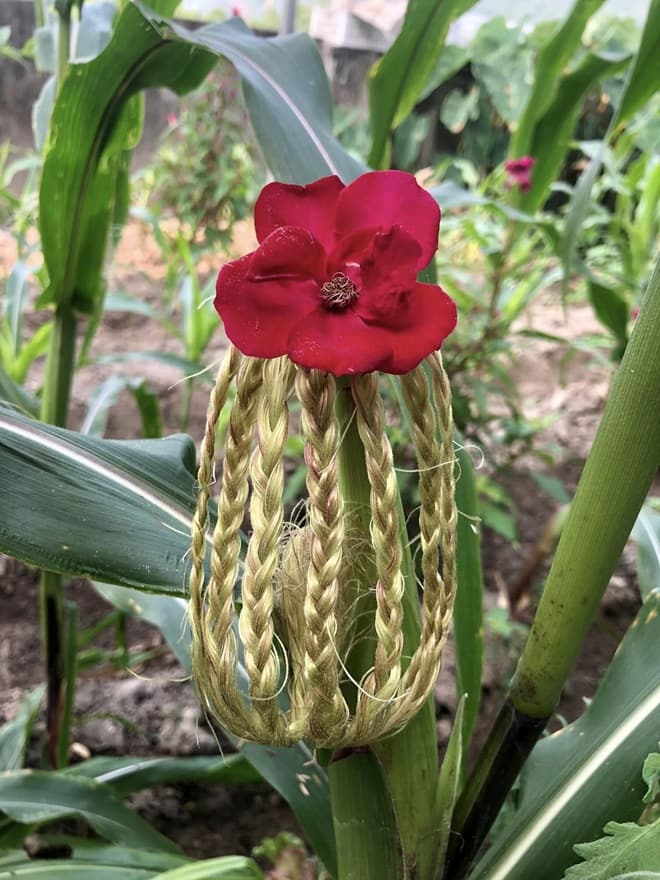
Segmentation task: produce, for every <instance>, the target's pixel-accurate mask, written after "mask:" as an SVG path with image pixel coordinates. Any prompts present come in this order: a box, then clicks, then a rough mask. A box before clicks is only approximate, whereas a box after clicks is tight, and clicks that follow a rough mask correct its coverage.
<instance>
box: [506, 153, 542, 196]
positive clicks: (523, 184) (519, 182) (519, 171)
mask: <svg viewBox="0 0 660 880" xmlns="http://www.w3.org/2000/svg"><path fill="white" fill-rule="evenodd" d="M535 165H536V159H534V158H533V156H521V157H520V159H508V160H507V161H506V162H505V163H504V170H505V171H506V173H507V178H508V179H507V181H506V183H505V184H504V185H505V187H506V188H507V189H511V188H512V187H514V186H519V187H520V189H521V191H522V192H527V191H528V190H529V188H530V187H531V185H532V168H533V167H534V166H535Z"/></svg>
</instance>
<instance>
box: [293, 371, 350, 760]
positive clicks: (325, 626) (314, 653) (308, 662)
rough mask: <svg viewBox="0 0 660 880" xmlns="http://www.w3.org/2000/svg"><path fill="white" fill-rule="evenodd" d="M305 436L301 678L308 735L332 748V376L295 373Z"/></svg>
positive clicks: (335, 566)
mask: <svg viewBox="0 0 660 880" xmlns="http://www.w3.org/2000/svg"><path fill="white" fill-rule="evenodd" d="M296 392H297V396H298V399H299V400H300V403H301V404H302V430H303V434H304V436H305V438H306V444H305V464H306V465H307V492H308V494H309V500H310V505H309V524H310V531H311V548H310V560H309V568H308V569H307V589H306V591H305V603H304V620H305V672H304V674H305V678H306V680H307V682H308V683H309V695H310V702H309V735H310V736H311V738H312V739H313V740H314V742H316V743H318V744H323V745H324V744H326V743H327V744H332V743H334V742H336V740H337V734H338V732H339V731H345V729H346V727H347V725H348V720H349V711H348V706H347V705H346V701H345V700H344V697H343V696H342V693H341V691H340V689H339V664H338V662H337V633H338V621H337V608H338V600H339V591H340V583H339V576H340V573H341V571H342V559H343V556H342V554H343V550H344V538H345V535H344V505H343V499H342V496H341V493H340V491H339V473H338V471H339V468H338V453H339V440H340V432H339V422H338V420H337V416H336V415H335V396H336V384H335V380H334V377H332V376H331V375H329V374H328V373H323V372H321V371H319V370H310V371H309V372H306V371H303V370H298V374H297V377H296Z"/></svg>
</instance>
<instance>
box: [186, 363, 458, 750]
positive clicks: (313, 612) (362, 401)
mask: <svg viewBox="0 0 660 880" xmlns="http://www.w3.org/2000/svg"><path fill="white" fill-rule="evenodd" d="M426 364H427V366H428V368H429V371H430V375H431V382H430V383H429V381H428V380H427V376H426V372H425V370H424V368H423V367H422V366H420V367H417V368H416V369H415V370H413V371H412V372H411V373H409V374H407V375H406V376H403V377H402V378H401V384H402V388H403V397H404V401H405V405H406V408H407V409H408V411H409V413H410V418H411V424H412V431H413V440H414V443H415V447H416V450H417V461H418V466H419V472H420V478H419V479H420V499H421V512H420V539H421V549H422V573H423V586H424V597H423V604H422V609H423V629H422V634H421V636H420V643H419V646H418V647H417V648H416V650H415V652H414V654H413V657H412V659H411V660H410V663H409V665H408V667H407V668H406V669H405V671H402V653H403V634H402V623H403V604H402V603H403V594H404V579H403V575H402V572H401V564H402V548H401V545H400V535H399V502H398V492H397V484H396V474H395V471H394V465H393V460H392V450H391V447H390V444H389V441H388V439H387V436H386V433H385V412H384V406H383V401H382V398H381V397H380V395H379V393H378V377H377V375H376V374H367V375H363V376H358V377H355V378H354V379H353V380H352V383H351V387H352V393H353V397H354V401H355V404H356V411H357V412H356V417H357V425H358V430H359V433H360V437H361V439H362V444H363V446H364V449H365V461H366V466H367V471H368V476H369V481H370V484H371V487H372V489H371V496H370V512H371V536H370V547H369V549H368V552H369V553H370V554H371V555H372V557H373V559H374V563H375V571H376V583H375V584H371V585H369V584H366V585H365V584H363V585H362V589H373V590H374V592H375V606H376V607H375V615H374V629H375V636H376V642H377V645H376V649H375V651H374V664H373V668H372V669H371V670H369V671H368V672H367V674H366V675H365V676H364V678H363V681H362V682H360V683H359V688H358V695H357V702H356V707H355V710H354V713H353V715H352V716H351V714H350V711H349V708H348V706H347V704H346V701H345V699H344V697H343V695H342V692H341V689H340V684H341V677H342V673H341V667H342V662H341V659H340V657H341V656H345V655H346V653H347V652H348V650H349V646H350V641H351V639H352V633H353V627H354V624H355V621H354V620H352V615H351V614H350V609H347V608H346V604H347V597H348V595H349V593H350V591H349V590H348V580H349V579H350V578H351V576H352V575H351V571H352V561H351V555H352V553H351V537H350V536H347V534H346V527H345V516H344V502H343V499H342V495H341V492H340V489H339V473H338V469H339V465H338V451H339V444H340V442H341V438H340V429H339V424H338V421H337V417H336V414H335V397H336V382H335V379H334V377H332V376H331V375H329V374H325V373H322V372H320V371H316V370H311V371H306V370H302V369H298V368H296V367H294V365H293V364H292V363H291V362H290V361H289V360H288V359H287V358H279V359H276V360H269V361H262V360H257V359H254V358H244V359H241V356H240V355H238V353H237V352H236V350H235V349H233V348H231V349H230V351H229V352H228V355H227V357H226V359H225V361H224V362H223V364H222V366H221V368H220V371H219V373H218V378H217V381H216V386H215V389H214V391H213V393H212V395H211V400H210V403H209V410H208V418H207V426H206V433H205V436H204V441H203V443H202V448H201V455H200V469H199V494H198V499H197V510H196V513H195V517H194V520H193V535H192V549H191V554H192V572H191V576H190V618H191V626H192V632H193V671H194V676H195V679H196V681H197V685H198V688H199V690H200V693H201V695H202V699H203V702H204V705H205V707H207V708H208V709H209V710H210V711H211V712H212V713H213V714H214V715H215V716H216V717H217V718H218V720H219V721H220V723H221V724H223V725H224V726H225V727H226V728H227V729H228V730H230V731H231V732H232V733H234V734H235V735H237V736H240V737H243V738H245V739H250V740H254V741H257V742H265V743H271V744H274V745H289V744H292V743H294V742H296V741H297V740H299V739H302V738H308V739H310V740H311V741H312V742H313V743H315V744H316V745H319V746H345V745H362V744H366V743H368V742H371V741H373V740H375V739H378V738H381V737H383V736H386V735H388V734H390V733H392V732H393V731H395V730H396V729H398V728H400V727H401V726H402V725H404V724H405V723H406V722H407V721H408V720H409V719H410V718H411V717H412V716H413V715H414V714H415V713H416V712H417V711H418V709H419V708H420V706H421V705H422V703H423V702H424V700H426V699H427V697H428V694H429V693H430V691H431V689H432V687H433V683H434V681H435V678H436V676H437V673H438V670H439V666H440V655H441V650H442V646H443V644H444V641H445V639H446V635H447V629H448V627H449V623H450V619H451V612H452V606H453V600H454V595H455V579H456V572H455V567H456V564H455V537H454V533H455V525H456V509H455V503H454V486H453V464H454V462H453V437H452V416H451V398H450V390H449V383H448V380H447V377H446V375H445V373H444V370H443V367H442V361H441V359H440V356H439V354H438V355H432V356H431V357H430V358H428V359H427V361H426ZM234 377H235V378H236V395H235V398H234V401H233V403H232V405H231V409H230V414H229V427H228V433H227V441H226V449H225V457H224V464H223V471H222V480H221V487H220V495H219V500H218V520H217V524H216V528H215V530H214V532H213V538H212V541H211V545H212V546H211V564H210V571H211V573H210V577H209V580H208V583H207V584H206V586H205V585H204V575H205V569H204V561H205V555H206V543H207V539H206V534H205V530H206V523H207V519H208V503H209V497H210V488H211V483H212V479H213V467H214V454H215V433H216V425H217V422H218V418H219V415H220V411H221V409H222V407H223V405H224V404H225V402H226V400H227V398H228V394H229V386H230V383H231V381H232V379H233V378H234ZM294 379H295V390H296V395H297V397H298V399H299V400H300V403H301V408H302V415H301V426H302V433H303V436H304V438H305V463H306V467H307V475H306V482H307V492H308V496H309V502H308V522H307V525H305V526H303V527H302V528H297V529H296V528H293V529H292V530H290V533H289V534H288V535H286V536H285V532H284V523H283V503H282V498H283V492H284V468H283V452H284V444H285V442H286V437H287V433H288V407H287V400H288V397H289V395H290V393H291V390H292V386H293V385H294ZM431 392H432V393H431ZM434 404H435V408H434ZM255 437H256V443H255ZM253 446H254V450H253V451H252V454H251V450H252V448H253ZM250 485H251V486H252V496H251V500H250V517H251V525H252V529H253V532H252V536H251V538H250V541H249V544H248V550H247V555H246V560H245V567H244V572H243V578H242V587H241V603H242V604H241V611H240V614H239V621H238V638H240V642H241V645H242V649H243V655H244V663H245V670H246V671H247V689H246V688H245V686H243V687H242V688H241V689H239V671H241V670H239V663H238V638H237V633H236V629H235V623H234V589H235V584H236V582H237V576H238V566H239V555H240V549H241V536H240V528H241V524H242V522H243V517H244V514H245V507H246V504H247V500H248V495H249V492H250ZM360 540H362V538H360ZM438 548H440V550H441V553H442V571H443V575H442V577H441V576H440V574H439V572H438V566H439V556H440V554H439V550H438ZM278 638H279V639H280V641H281V646H282V649H283V651H284V653H285V662H286V663H287V667H288V668H287V669H285V670H284V672H282V669H281V659H280V656H279V654H278V650H277V640H278ZM242 675H243V678H245V672H242ZM285 679H286V680H285ZM285 686H286V687H287V688H288V693H289V697H290V703H291V708H290V710H289V711H288V712H286V713H285V712H282V711H280V709H279V702H278V695H279V692H280V691H281V690H282V689H283V688H284V687H285Z"/></svg>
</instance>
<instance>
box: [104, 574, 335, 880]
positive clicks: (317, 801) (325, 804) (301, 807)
mask: <svg viewBox="0 0 660 880" xmlns="http://www.w3.org/2000/svg"><path fill="white" fill-rule="evenodd" d="M94 586H95V588H96V590H97V591H98V592H99V593H100V594H101V595H102V596H103V597H104V598H105V599H107V600H108V602H110V603H112V604H113V605H114V606H115V607H117V608H119V609H120V610H123V611H126V612H127V613H130V614H133V615H135V616H137V617H141V618H143V619H144V620H148V621H149V622H150V623H153V624H154V625H155V626H157V627H158V628H159V629H160V631H161V632H162V633H163V636H164V637H165V639H166V641H167V643H168V644H169V646H170V648H171V649H172V651H173V652H174V654H175V655H176V657H177V659H178V661H179V662H180V663H181V665H182V666H183V667H184V669H186V670H188V671H190V669H191V659H190V629H189V627H188V625H187V618H186V605H185V603H184V602H183V600H181V599H178V598H176V597H174V596H157V595H150V594H149V593H138V592H136V591H133V590H127V589H125V588H121V587H115V586H110V585H108V584H99V583H95V584H94ZM239 673H240V670H239ZM229 738H230V739H231V737H229ZM233 742H234V745H235V746H236V747H237V748H238V749H240V751H241V753H242V754H243V755H244V756H245V757H246V758H247V760H248V761H249V762H250V764H252V766H253V767H254V768H255V769H256V770H257V772H258V773H260V774H261V776H262V777H263V778H264V779H265V780H267V782H269V783H270V785H272V786H273V788H274V789H275V790H276V791H277V792H279V793H280V794H281V795H282V797H283V798H284V799H285V800H286V802H287V803H288V804H289V806H290V807H291V809H292V810H293V812H294V813H295V814H296V817H297V819H298V821H299V822H300V825H301V827H302V828H303V830H304V831H305V836H306V837H307V840H308V841H309V843H310V844H311V846H312V847H313V848H314V851H315V852H316V853H317V855H318V856H319V858H320V859H321V861H322V862H323V864H324V865H325V866H326V868H327V869H328V871H329V872H330V874H331V875H332V876H333V877H335V876H336V874H337V870H336V869H337V857H336V853H335V841H334V834H333V827H332V814H331V812H330V795H329V790H328V778H327V775H326V773H325V770H323V768H322V767H320V766H319V765H318V764H317V763H316V761H315V758H314V753H313V751H312V750H311V749H310V748H309V746H308V745H307V744H306V743H304V742H300V743H297V744H296V745H295V746H294V747H292V748H288V749H282V748H272V747H270V746H260V745H257V744H256V743H249V742H245V741H243V740H233Z"/></svg>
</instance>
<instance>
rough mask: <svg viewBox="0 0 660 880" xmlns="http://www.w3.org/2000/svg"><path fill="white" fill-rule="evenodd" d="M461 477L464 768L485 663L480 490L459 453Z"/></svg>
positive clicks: (457, 625) (459, 685)
mask: <svg viewBox="0 0 660 880" xmlns="http://www.w3.org/2000/svg"><path fill="white" fill-rule="evenodd" d="M456 458H457V462H458V468H459V476H458V480H457V482H456V506H457V508H458V526H457V534H456V569H457V571H456V577H457V584H458V589H457V592H456V602H455V603H454V646H455V651H456V691H457V694H458V698H459V700H460V698H461V697H463V696H464V695H465V698H466V699H465V707H464V711H463V732H462V748H463V756H464V757H463V766H465V758H466V755H467V749H468V746H469V744H470V735H471V733H472V728H473V727H474V722H475V720H476V717H477V713H478V711H479V698H480V696H481V666H482V662H483V651H484V637H483V589H484V586H483V576H482V572H481V537H480V531H479V522H478V509H477V489H476V484H475V480H474V469H473V466H472V460H471V458H470V455H469V453H468V452H467V451H466V450H465V449H462V448H461V449H459V450H458V451H457V453H456Z"/></svg>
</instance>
